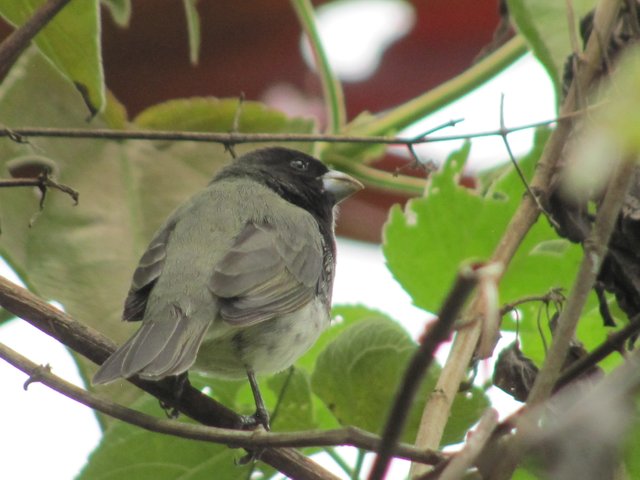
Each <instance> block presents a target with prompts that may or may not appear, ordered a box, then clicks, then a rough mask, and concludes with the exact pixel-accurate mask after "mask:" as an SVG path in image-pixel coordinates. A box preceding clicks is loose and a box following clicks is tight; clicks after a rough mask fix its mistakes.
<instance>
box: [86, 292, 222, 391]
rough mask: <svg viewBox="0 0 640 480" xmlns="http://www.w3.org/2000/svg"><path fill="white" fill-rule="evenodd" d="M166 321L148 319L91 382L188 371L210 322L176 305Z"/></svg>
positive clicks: (160, 376) (150, 377) (148, 377)
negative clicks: (198, 318) (197, 318)
mask: <svg viewBox="0 0 640 480" xmlns="http://www.w3.org/2000/svg"><path fill="white" fill-rule="evenodd" d="M162 317H163V321H154V320H152V321H145V322H144V323H143V324H142V326H141V327H140V330H138V331H137V332H136V333H135V335H133V337H131V338H130V339H129V340H128V341H127V342H126V343H125V344H124V345H122V346H121V347H120V348H118V349H117V350H116V351H115V352H114V353H113V354H112V355H111V356H110V357H109V358H108V359H107V360H106V361H105V362H104V363H103V364H102V366H101V367H100V369H99V370H98V371H97V372H96V374H95V376H94V377H93V381H92V383H93V384H94V385H99V384H103V383H109V382H112V381H114V380H116V379H118V378H128V377H131V376H133V375H136V374H138V375H140V376H141V377H143V378H147V379H152V380H159V379H161V378H164V377H166V376H169V375H178V374H180V373H183V372H185V371H186V370H187V369H188V368H189V367H190V366H191V365H192V364H193V362H194V361H195V359H196V354H197V352H198V348H199V346H200V343H201V342H202V339H203V338H204V334H205V333H206V331H207V328H208V326H209V323H210V322H208V321H207V322H198V321H197V320H194V319H191V318H189V317H187V315H185V313H184V312H183V311H182V309H180V308H179V307H178V306H176V305H172V306H171V312H170V314H168V315H163V316H162Z"/></svg>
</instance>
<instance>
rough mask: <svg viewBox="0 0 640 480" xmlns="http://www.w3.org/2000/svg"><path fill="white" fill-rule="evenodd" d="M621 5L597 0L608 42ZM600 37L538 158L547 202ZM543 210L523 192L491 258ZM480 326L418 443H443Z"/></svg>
mask: <svg viewBox="0 0 640 480" xmlns="http://www.w3.org/2000/svg"><path fill="white" fill-rule="evenodd" d="M618 9H619V2H618V1H616V0H601V1H600V2H599V4H598V8H597V10H596V19H597V24H598V25H599V26H600V39H605V40H607V41H608V39H609V37H610V36H611V29H612V27H613V24H614V22H615V19H616V16H617V13H618ZM594 37H595V36H594ZM600 39H596V38H590V39H589V42H588V44H587V48H586V52H585V57H586V58H587V59H588V62H586V65H585V68H582V69H580V71H579V72H578V73H577V75H576V76H575V78H574V81H573V82H572V84H571V87H570V88H569V92H568V94H567V97H566V99H565V101H564V103H563V105H562V109H561V111H560V117H561V118H562V120H561V121H559V122H558V123H557V127H556V129H555V130H554V132H553V133H552V134H551V136H550V138H549V140H548V141H547V143H546V145H545V149H544V151H543V153H542V156H541V157H540V161H539V162H538V165H537V169H536V174H535V176H534V177H533V179H532V181H531V189H532V190H533V191H535V192H539V195H541V200H543V203H544V200H545V197H546V195H548V193H549V185H550V184H551V180H552V178H553V175H554V174H555V173H556V169H557V168H558V164H559V162H560V160H561V159H562V151H563V148H564V146H565V144H566V141H567V138H568V136H569V134H570V132H571V130H572V127H573V121H572V113H573V112H574V111H575V110H576V106H577V92H578V90H580V91H584V90H585V89H586V88H587V87H588V86H589V85H590V84H591V82H592V80H593V79H594V77H595V74H596V72H597V68H598V66H599V65H600V64H601V62H600V59H601V58H602V52H601V49H600V42H599V40H600ZM539 212H540V211H539V209H538V205H537V204H536V203H535V201H534V199H533V198H531V197H530V196H529V195H527V196H525V197H524V198H523V200H522V203H521V204H520V207H519V208H518V210H517V211H516V212H515V214H514V216H513V217H512V218H511V221H510V223H509V225H508V226H507V228H506V229H505V233H504V235H503V237H502V239H501V240H500V242H499V243H498V245H497V246H496V248H495V250H494V254H493V257H492V260H493V261H498V262H501V263H502V264H503V265H504V266H505V269H506V268H507V266H508V265H509V263H510V261H511V259H512V258H513V255H514V254H515V252H516V251H517V249H518V247H519V246H520V244H521V243H522V241H523V239H524V237H525V235H526V234H527V232H528V231H529V230H530V229H531V227H532V226H533V224H534V223H535V222H536V220H537V219H538V216H539ZM481 311H482V305H481V302H480V301H479V299H478V297H476V298H475V300H474V301H473V302H472V304H471V306H470V307H469V310H468V312H467V316H468V318H472V319H473V318H478V316H479V312H481ZM480 329H481V322H476V323H475V324H474V325H472V326H470V327H469V328H466V329H464V330H461V331H459V332H458V333H457V334H456V337H455V339H454V342H453V345H452V348H451V351H450V353H449V357H448V359H447V362H446V363H445V365H444V367H443V369H442V372H441V374H440V378H439V379H438V382H437V383H436V387H435V392H434V394H432V396H431V397H430V399H429V401H428V402H427V405H426V407H425V410H424V413H423V418H429V423H428V424H424V425H423V426H421V429H420V431H419V432H418V438H417V443H416V445H417V446H420V447H423V448H433V447H432V446H433V445H436V447H437V446H438V445H439V444H440V439H441V438H442V433H443V432H444V426H445V425H446V422H447V420H448V418H449V411H450V409H451V405H452V402H453V399H454V398H455V395H456V393H457V391H458V389H459V387H460V384H461V382H462V381H463V379H464V377H465V372H466V369H467V368H468V365H469V362H470V361H471V358H472V356H473V353H474V351H475V349H476V345H477V342H478V338H479V335H480ZM424 470H425V469H424V468H423V467H422V466H419V465H414V466H412V471H411V475H413V476H416V475H420V474H421V473H423V472H424Z"/></svg>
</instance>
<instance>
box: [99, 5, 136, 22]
mask: <svg viewBox="0 0 640 480" xmlns="http://www.w3.org/2000/svg"><path fill="white" fill-rule="evenodd" d="M100 3H101V4H102V5H104V6H105V7H107V9H108V10H109V12H111V17H112V18H113V20H114V21H115V22H116V24H117V25H119V26H121V27H128V26H129V22H130V21H131V0H100Z"/></svg>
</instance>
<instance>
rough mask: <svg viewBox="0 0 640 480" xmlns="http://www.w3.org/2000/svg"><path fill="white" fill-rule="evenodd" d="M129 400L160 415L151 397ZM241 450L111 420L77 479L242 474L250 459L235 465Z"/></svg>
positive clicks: (230, 476) (231, 477)
mask: <svg viewBox="0 0 640 480" xmlns="http://www.w3.org/2000/svg"><path fill="white" fill-rule="evenodd" d="M133 406H134V408H136V409H137V410H140V411H143V412H145V413H149V414H152V415H164V413H163V412H162V411H161V410H160V408H159V406H158V402H157V400H155V399H153V398H149V397H147V398H145V399H142V400H139V401H137V402H135V404H134V405H133ZM243 454H244V451H243V450H231V449H229V448H228V447H226V446H224V445H217V444H214V443H209V442H199V441H195V440H186V439H182V438H178V437H174V436H170V435H160V434H157V433H153V432H148V431H147V430H143V429H141V428H138V427H135V426H133V425H129V424H128V423H124V422H115V423H113V424H112V426H111V427H109V428H108V429H107V431H106V432H105V434H104V435H103V437H102V441H101V442H100V444H99V445H98V447H97V448H96V449H95V450H94V451H93V453H92V454H91V456H90V457H89V460H88V462H87V464H86V465H85V467H84V469H83V470H82V472H81V473H80V475H79V476H78V479H79V480H85V479H87V480H89V479H90V480H107V479H116V478H131V479H136V480H145V479H149V480H163V479H166V480H173V479H176V478H185V479H186V478H189V479H190V480H196V479H211V478H215V479H220V480H224V479H229V480H235V479H237V478H247V475H248V472H249V471H250V469H251V465H244V466H241V465H238V463H237V461H236V460H238V459H239V458H241V457H242V456H243Z"/></svg>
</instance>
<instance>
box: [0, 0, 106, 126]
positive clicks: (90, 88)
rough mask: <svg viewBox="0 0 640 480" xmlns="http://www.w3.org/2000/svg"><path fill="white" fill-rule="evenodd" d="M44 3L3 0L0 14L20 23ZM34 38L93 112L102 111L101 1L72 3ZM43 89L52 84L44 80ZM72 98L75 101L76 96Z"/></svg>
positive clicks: (17, 23)
mask: <svg viewBox="0 0 640 480" xmlns="http://www.w3.org/2000/svg"><path fill="white" fill-rule="evenodd" d="M44 3H45V0H21V1H18V2H17V1H15V0H0V15H2V16H3V17H4V18H5V19H6V20H7V21H9V22H10V23H11V24H13V25H16V26H19V25H22V24H23V23H24V22H25V21H27V19H29V18H30V17H31V16H32V15H33V13H34V12H35V11H36V9H38V7H40V6H41V5H42V4H44ZM34 41H35V44H36V45H37V47H38V49H39V50H40V51H41V52H42V53H43V54H44V55H45V56H46V57H47V59H48V60H49V61H50V62H51V63H53V64H54V65H55V66H56V67H57V68H58V69H59V70H60V71H61V72H62V73H63V74H64V75H65V76H66V77H67V78H68V79H69V80H70V81H71V82H73V84H74V85H75V86H76V88H77V90H78V91H79V92H80V94H81V95H82V98H83V100H84V102H85V104H86V105H87V107H88V108H89V111H90V113H91V115H92V116H93V115H95V114H96V113H97V112H99V111H101V110H102V107H103V106H104V102H105V89H104V73H103V70H102V56H101V50H100V48H101V46H100V8H99V4H98V1H97V0H84V1H81V2H70V3H69V4H68V5H67V6H66V7H64V8H63V9H62V10H61V11H60V12H59V13H58V14H57V15H56V16H55V17H54V18H53V19H52V20H51V22H49V24H48V25H47V26H46V27H45V28H44V29H43V30H42V31H41V32H40V33H39V34H38V35H37V36H36V37H35V40H34ZM40 88H41V89H42V90H43V91H45V92H46V91H48V88H49V86H48V85H47V84H46V81H44V80H43V81H41V83H40ZM49 100H51V98H50V97H49ZM69 101H71V102H75V101H76V98H75V96H74V98H71V99H69ZM30 104H31V105H33V103H30ZM85 117H86V115H85ZM52 125H55V124H52ZM48 126H50V125H48Z"/></svg>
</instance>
